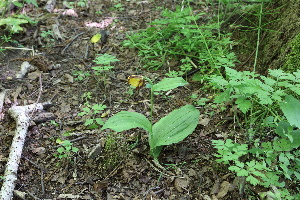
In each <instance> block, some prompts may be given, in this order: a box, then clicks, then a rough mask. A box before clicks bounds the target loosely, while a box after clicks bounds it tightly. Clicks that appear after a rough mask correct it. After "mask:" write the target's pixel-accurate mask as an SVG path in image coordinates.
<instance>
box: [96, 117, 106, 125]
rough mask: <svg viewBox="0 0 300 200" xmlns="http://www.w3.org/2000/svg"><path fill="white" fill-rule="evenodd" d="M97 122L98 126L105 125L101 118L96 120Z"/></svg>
mask: <svg viewBox="0 0 300 200" xmlns="http://www.w3.org/2000/svg"><path fill="white" fill-rule="evenodd" d="M95 120H96V122H97V124H99V125H103V124H104V122H103V120H102V119H101V118H96V119H95Z"/></svg>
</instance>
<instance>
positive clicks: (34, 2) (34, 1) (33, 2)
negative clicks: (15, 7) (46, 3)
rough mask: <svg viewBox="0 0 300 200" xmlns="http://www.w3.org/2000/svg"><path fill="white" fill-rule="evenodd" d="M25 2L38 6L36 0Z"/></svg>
mask: <svg viewBox="0 0 300 200" xmlns="http://www.w3.org/2000/svg"><path fill="white" fill-rule="evenodd" d="M25 2H26V3H28V4H30V3H32V4H33V5H34V6H35V7H38V5H37V3H36V0H25Z"/></svg>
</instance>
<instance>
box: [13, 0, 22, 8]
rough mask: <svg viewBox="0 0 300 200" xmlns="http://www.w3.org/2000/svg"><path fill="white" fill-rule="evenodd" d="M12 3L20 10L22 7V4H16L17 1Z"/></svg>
mask: <svg viewBox="0 0 300 200" xmlns="http://www.w3.org/2000/svg"><path fill="white" fill-rule="evenodd" d="M12 3H13V4H14V5H15V6H17V7H19V8H22V7H23V6H24V5H23V4H22V3H20V2H18V1H13V2H12Z"/></svg>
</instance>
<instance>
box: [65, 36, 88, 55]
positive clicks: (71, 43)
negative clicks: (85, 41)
mask: <svg viewBox="0 0 300 200" xmlns="http://www.w3.org/2000/svg"><path fill="white" fill-rule="evenodd" d="M84 33H85V32H82V33H79V34H78V35H76V36H75V37H74V38H73V39H72V40H71V42H69V44H67V46H66V47H65V48H64V49H63V50H62V51H61V54H65V51H66V50H67V49H68V48H69V46H70V45H71V44H72V43H73V42H74V41H75V40H76V39H77V38H78V37H79V36H81V35H83V34H84Z"/></svg>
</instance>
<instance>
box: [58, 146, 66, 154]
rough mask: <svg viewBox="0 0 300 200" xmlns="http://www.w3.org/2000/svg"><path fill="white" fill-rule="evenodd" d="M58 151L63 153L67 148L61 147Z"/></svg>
mask: <svg viewBox="0 0 300 200" xmlns="http://www.w3.org/2000/svg"><path fill="white" fill-rule="evenodd" d="M56 151H57V152H58V153H60V154H62V153H63V152H64V151H65V148H64V147H59V148H58V149H57V150H56Z"/></svg>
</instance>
